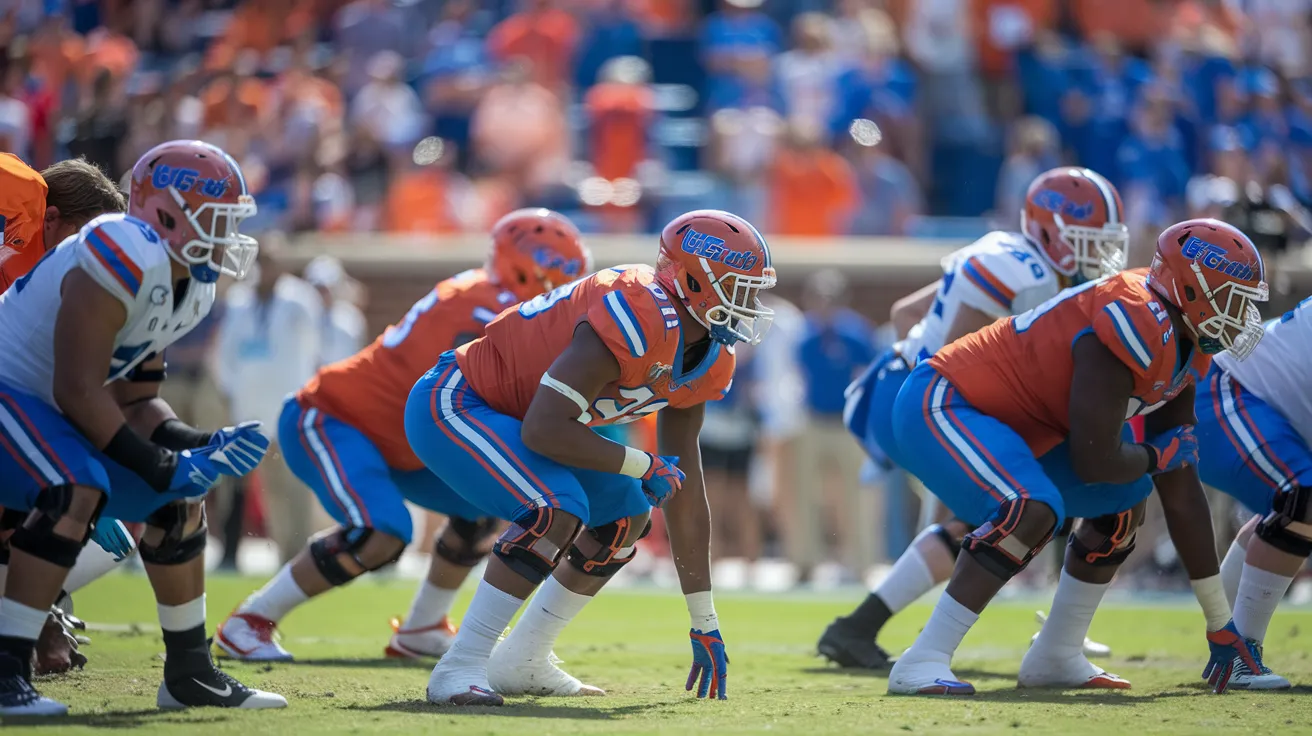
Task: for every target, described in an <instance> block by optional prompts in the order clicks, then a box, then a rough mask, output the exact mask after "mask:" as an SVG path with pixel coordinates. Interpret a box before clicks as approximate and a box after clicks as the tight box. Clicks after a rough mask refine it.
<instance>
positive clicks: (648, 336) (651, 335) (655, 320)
mask: <svg viewBox="0 0 1312 736" xmlns="http://www.w3.org/2000/svg"><path fill="white" fill-rule="evenodd" d="M591 280H592V281H593V286H594V287H597V291H596V292H595V296H594V297H592V298H593V299H599V300H600V302H601V304H602V306H603V307H604V313H605V315H606V322H608V323H610V324H608V325H607V327H609V326H610V325H614V328H615V331H616V332H617V333H618V334H619V335H621V336H623V338H624V343H625V347H626V348H627V350H628V353H629V357H632V358H641V357H644V356H646V355H647V354H648V353H649V352H651V351H652V350H653V349H654V348H658V347H661V346H663V345H664V344H665V343H666V342H668V341H670V340H677V339H678V334H679V332H678V331H679V313H678V311H677V310H676V309H675V308H674V305H673V303H671V302H670V296H669V295H668V294H666V293H665V290H664V289H662V288H661V286H660V284H658V283H656V272H655V269H653V268H652V267H651V266H647V265H636V266H616V267H615V268H610V269H605V270H603V271H599V272H597V273H596V274H594V276H593V277H592V279H591ZM593 327H594V329H596V328H598V325H595V324H594V325H593Z"/></svg>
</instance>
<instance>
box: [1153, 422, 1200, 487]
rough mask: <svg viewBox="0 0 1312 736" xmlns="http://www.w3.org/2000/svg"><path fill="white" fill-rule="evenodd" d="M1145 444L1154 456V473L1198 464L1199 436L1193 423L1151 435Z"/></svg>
mask: <svg viewBox="0 0 1312 736" xmlns="http://www.w3.org/2000/svg"><path fill="white" fill-rule="evenodd" d="M1143 446H1144V447H1145V448H1146V449H1147V450H1148V452H1149V454H1151V455H1152V457H1153V467H1152V470H1150V471H1149V472H1151V473H1152V474H1153V475H1157V474H1159V473H1166V472H1169V471H1172V470H1175V469H1177V468H1179V467H1182V466H1185V465H1197V464H1198V438H1197V437H1195V436H1194V425H1192V424H1186V425H1184V426H1182V427H1176V428H1174V429H1168V430H1166V431H1165V432H1162V433H1161V434H1159V435H1155V436H1153V437H1149V438H1148V439H1147V441H1145V442H1144V443H1143Z"/></svg>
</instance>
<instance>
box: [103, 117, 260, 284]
mask: <svg viewBox="0 0 1312 736" xmlns="http://www.w3.org/2000/svg"><path fill="white" fill-rule="evenodd" d="M255 213H256V207H255V198H254V197H252V196H251V195H250V193H249V192H247V191H246V179H245V177H243V176H242V173H241V167H240V166H238V165H237V162H236V161H234V160H233V158H232V157H231V156H229V155H228V154H226V153H224V152H223V150H222V149H220V148H218V147H217V146H212V145H210V144H208V143H204V142H202V141H169V142H168V143H161V144H159V145H158V146H155V147H154V148H152V149H150V150H149V151H147V152H146V154H145V155H144V156H142V157H141V158H140V159H138V160H137V163H136V165H135V166H133V167H132V184H131V187H130V189H129V192H128V214H129V215H132V216H133V217H136V218H138V219H140V220H143V221H144V222H146V224H148V225H150V226H151V227H152V228H154V229H155V232H157V233H159V235H160V237H161V238H163V239H164V240H165V241H166V242H167V243H168V245H169V248H168V250H169V254H170V255H171V256H173V258H174V260H177V261H178V262H180V263H183V264H185V265H186V266H188V268H189V269H190V271H191V276H192V278H194V279H196V280H197V281H203V282H205V283H213V282H215V281H218V279H219V275H220V274H227V275H229V276H232V277H233V278H236V279H240V278H243V277H245V276H246V273H247V272H248V271H250V267H251V264H252V263H254V262H255V254H256V252H257V251H258V250H259V244H258V243H256V242H255V239H254V238H252V237H250V236H249V235H242V234H241V233H240V232H239V228H240V226H241V222H242V220H245V219H247V218H249V217H253V216H254V215H255ZM216 255H217V256H218V258H217V259H216V258H215V256H216Z"/></svg>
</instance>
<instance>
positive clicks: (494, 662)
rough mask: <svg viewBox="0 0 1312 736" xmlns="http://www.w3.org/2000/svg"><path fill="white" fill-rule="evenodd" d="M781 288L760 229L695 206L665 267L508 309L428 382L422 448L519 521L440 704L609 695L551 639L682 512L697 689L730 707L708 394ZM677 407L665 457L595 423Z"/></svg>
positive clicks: (415, 419)
mask: <svg viewBox="0 0 1312 736" xmlns="http://www.w3.org/2000/svg"><path fill="white" fill-rule="evenodd" d="M774 285H775V273H774V268H773V267H772V266H771V263H770V251H769V249H768V248H767V246H766V244H765V240H764V239H763V238H762V237H761V235H760V233H758V232H757V231H756V229H755V228H754V227H752V225H751V224H749V223H748V222H747V221H746V220H743V219H742V218H740V217H737V216H735V215H731V214H729V213H727V212H720V211H715V210H701V211H696V212H689V213H687V214H685V215H682V216H681V217H679V218H678V219H676V220H674V221H673V222H671V223H670V224H669V225H667V226H666V227H665V230H664V232H662V233H661V242H660V252H659V256H658V259H657V264H656V268H655V269H653V268H651V267H650V266H646V265H635V266H622V267H617V268H610V269H606V270H604V271H600V272H598V273H595V274H593V275H591V276H588V277H586V278H582V279H579V280H578V281H575V282H574V283H571V284H568V285H565V286H562V287H559V288H557V289H555V290H554V291H551V292H549V293H547V294H544V295H542V296H540V297H537V298H536V299H531V300H529V301H527V302H525V303H523V304H521V305H520V306H519V307H518V308H516V309H512V310H507V311H506V312H504V313H503V314H502V315H501V316H500V317H498V318H497V319H496V320H494V321H493V322H492V323H491V324H489V325H488V326H487V334H486V335H485V336H484V337H482V338H480V339H478V340H475V341H473V342H471V343H469V344H467V345H464V346H461V347H460V348H458V349H456V350H455V351H451V352H447V353H445V354H443V355H442V357H441V359H439V361H438V363H437V365H436V366H434V367H433V369H432V370H430V371H429V372H428V373H427V374H426V375H425V376H424V377H423V378H421V379H420V380H419V382H418V383H417V384H415V387H414V390H413V391H411V393H410V399H409V402H408V403H407V405H406V436H407V437H408V438H409V440H410V445H411V447H413V448H414V450H415V453H416V454H417V455H419V457H420V459H422V460H423V461H424V463H425V464H426V465H428V467H429V468H430V469H432V470H433V472H435V473H437V475H438V476H439V477H441V478H442V480H444V481H446V482H447V484H448V485H450V486H451V487H452V488H453V489H455V490H456V492H458V493H459V494H460V495H461V496H463V497H464V498H465V500H467V501H469V502H470V503H471V504H473V505H474V506H476V507H478V508H479V509H480V510H482V512H483V513H484V514H486V515H490V516H496V517H498V518H501V519H505V520H508V521H510V522H512V524H511V526H510V529H509V530H508V531H507V532H506V533H505V534H503V535H502V536H501V538H500V539H499V540H498V541H497V543H496V546H495V547H494V549H493V552H494V557H493V558H492V559H491V560H489V562H488V568H487V573H486V574H485V576H484V578H483V582H482V583H481V584H480V586H479V588H478V591H477V592H476V593H475V594H474V599H473V601H472V602H471V603H470V605H469V610H468V612H467V613H466V615H465V620H464V622H463V623H462V625H461V628H460V631H459V633H458V634H456V638H455V642H454V643H453V644H452V646H451V649H450V651H448V652H447V654H446V656H444V657H443V658H442V660H441V661H440V662H438V664H437V667H435V668H434V669H433V674H432V676H431V677H430V678H429V681H428V691H427V694H428V700H429V701H430V702H432V703H437V704H440V705H446V704H453V705H500V704H501V703H502V696H501V694H499V693H504V694H510V695H514V694H524V693H531V694H557V695H568V694H595V693H599V692H600V691H599V690H597V689H596V688H589V687H587V686H584V685H582V684H581V683H580V682H579V681H578V680H577V679H575V678H573V677H571V676H570V675H568V674H566V673H564V672H563V671H561V670H560V669H559V668H558V667H556V666H555V665H554V664H553V663H552V662H551V661H550V658H549V655H550V652H551V647H552V645H553V644H554V643H555V640H556V637H557V636H558V635H559V634H560V632H561V631H562V630H563V629H564V628H565V626H566V625H567V624H568V623H569V621H570V620H571V619H573V618H574V616H575V615H577V614H578V612H579V611H580V610H582V608H583V607H584V605H586V604H587V602H588V601H589V600H591V598H592V596H593V595H595V594H596V593H597V592H598V591H599V590H600V589H601V588H602V586H603V585H605V583H606V581H607V580H608V579H610V577H611V576H613V575H614V574H615V573H616V572H617V571H618V570H619V569H620V568H621V567H622V566H623V565H625V564H626V563H628V562H630V561H632V559H633V556H634V554H635V552H636V550H635V547H634V545H635V543H636V542H637V541H638V540H639V539H640V538H641V537H642V536H643V535H644V534H646V533H647V531H648V530H649V529H650V521H649V519H650V514H651V508H652V507H653V506H658V507H661V506H663V507H665V518H666V523H667V524H668V525H669V530H670V544H671V548H672V552H673V555H674V560H675V564H676V566H677V568H678V572H679V579H680V582H681V585H682V588H683V592H684V594H685V595H686V597H687V602H688V610H689V613H690V614H691V616H692V628H691V631H690V638H691V641H692V648H693V665H692V671H691V672H690V674H689V677H688V682H687V685H686V686H687V688H688V689H692V687H693V686H694V682H696V684H697V686H698V692H697V695H698V697H705V696H710V697H716V696H718V697H720V698H723V697H725V684H726V681H725V678H726V674H727V668H728V658H727V657H726V655H725V650H724V640H723V638H722V637H721V636H720V631H719V622H718V619H717V618H716V615H715V607H714V604H713V602H712V600H711V580H710V510H709V508H708V506H707V502H706V489H705V487H704V485H703V481H702V474H701V461H700V457H701V456H700V451H699V449H698V446H697V438H698V434H699V432H700V428H701V424H702V418H703V413H704V410H705V402H706V401H708V400H713V399H716V398H718V397H720V396H722V395H723V394H724V392H725V391H726V390H727V389H728V387H729V384H730V382H731V381H732V379H733V370H734V356H733V351H732V346H733V345H734V344H735V343H737V342H739V341H744V342H748V343H756V342H759V341H760V339H761V337H762V335H763V333H764V331H765V329H766V328H767V326H768V324H769V322H770V319H771V317H772V313H771V312H770V310H768V309H765V308H763V307H761V306H760V304H759V302H758V301H757V296H758V294H759V293H760V291H761V290H762V289H769V288H772V287H773V286H774ZM662 409H663V410H664V411H661V416H660V420H661V421H660V425H659V444H660V449H659V452H660V454H659V455H652V454H649V453H646V452H642V451H640V450H637V449H634V448H632V447H625V446H624V445H621V444H618V443H616V442H612V441H610V440H608V439H605V438H604V437H601V436H600V435H598V434H597V433H596V432H594V431H592V430H591V429H589V426H590V425H591V426H596V425H605V424H616V423H621V422H626V421H631V420H633V419H637V418H639V417H641V416H643V415H645V414H650V413H652V412H655V411H660V410H662ZM585 525H586V529H585V528H584V526H585ZM566 560H567V561H566ZM562 561H566V562H565V564H561V563H562ZM539 585H541V586H542V588H541V589H540V590H538V593H537V595H536V596H535V597H534V599H533V604H532V605H531V606H529V609H528V611H527V612H526V613H525V614H524V616H523V618H521V619H520V621H519V623H518V625H517V626H516V627H515V629H514V631H512V632H511V634H510V635H509V637H508V638H507V639H506V640H505V641H504V642H503V643H502V644H501V645H500V646H499V647H497V649H496V652H495V653H494V652H493V647H494V646H496V643H497V637H498V636H500V635H501V633H502V631H503V630H504V629H505V628H506V626H507V625H508V624H509V623H510V619H511V617H513V616H514V615H515V612H516V611H518V610H519V608H520V606H522V605H523V603H524V600H525V599H526V598H528V597H529V595H530V594H532V593H533V591H534V590H535V589H537V588H538V586H539ZM489 658H490V660H491V661H490V662H489Z"/></svg>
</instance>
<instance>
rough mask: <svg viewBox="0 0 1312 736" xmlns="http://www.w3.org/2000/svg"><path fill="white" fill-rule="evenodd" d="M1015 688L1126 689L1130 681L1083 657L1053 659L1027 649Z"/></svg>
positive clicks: (1128, 687) (1036, 649)
mask: <svg viewBox="0 0 1312 736" xmlns="http://www.w3.org/2000/svg"><path fill="white" fill-rule="evenodd" d="M1016 687H1059V688H1089V689H1092V690H1129V689H1130V681H1129V680H1126V679H1125V678H1123V677H1120V676H1118V675H1113V674H1112V673H1110V672H1107V671H1106V670H1104V669H1103V668H1101V667H1099V666H1098V665H1096V664H1093V663H1092V662H1090V661H1089V660H1088V659H1087V658H1086V657H1085V656H1084V655H1083V654H1075V655H1073V656H1056V657H1054V656H1049V655H1048V654H1047V653H1046V652H1043V651H1040V650H1039V648H1037V647H1030V650H1029V651H1028V652H1026V653H1025V658H1024V659H1022V660H1021V663H1020V674H1019V675H1017V677H1016Z"/></svg>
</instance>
